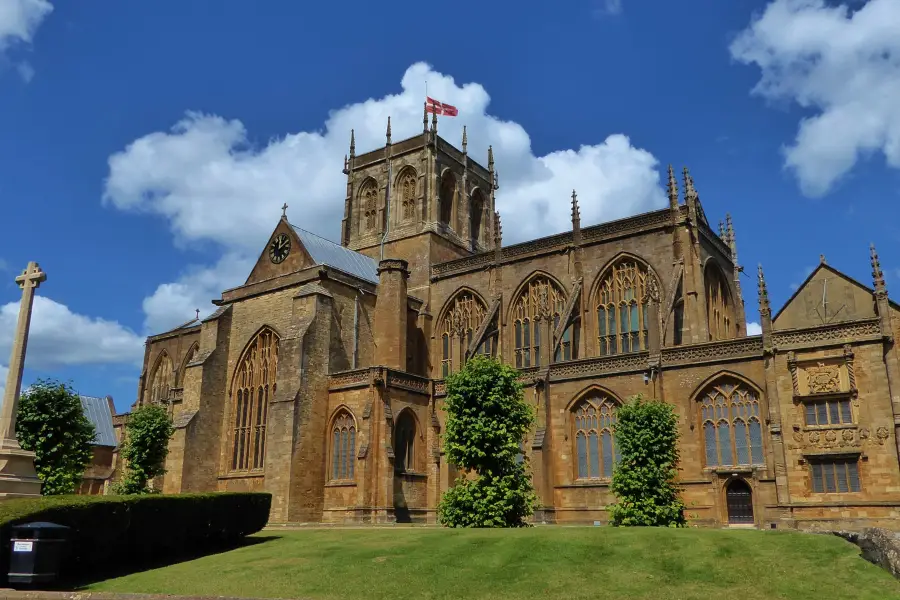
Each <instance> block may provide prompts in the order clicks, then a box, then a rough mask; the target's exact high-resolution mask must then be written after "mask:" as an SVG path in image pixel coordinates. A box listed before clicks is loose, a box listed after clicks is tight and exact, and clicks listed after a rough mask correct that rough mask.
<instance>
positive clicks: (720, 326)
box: [706, 266, 736, 341]
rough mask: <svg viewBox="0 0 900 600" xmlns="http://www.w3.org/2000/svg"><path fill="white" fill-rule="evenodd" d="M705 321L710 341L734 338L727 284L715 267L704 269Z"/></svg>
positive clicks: (732, 312) (734, 332)
mask: <svg viewBox="0 0 900 600" xmlns="http://www.w3.org/2000/svg"><path fill="white" fill-rule="evenodd" d="M706 320H707V324H708V326H709V339H710V341H717V340H730V339H732V338H733V337H735V334H736V331H735V322H734V309H733V306H732V302H731V295H730V293H729V290H728V284H727V283H726V281H725V277H724V276H723V275H722V272H721V271H720V270H719V269H718V268H717V267H715V266H709V267H707V269H706Z"/></svg>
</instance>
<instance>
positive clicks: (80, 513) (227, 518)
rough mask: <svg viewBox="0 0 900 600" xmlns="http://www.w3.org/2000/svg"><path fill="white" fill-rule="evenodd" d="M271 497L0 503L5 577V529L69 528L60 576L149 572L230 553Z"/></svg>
mask: <svg viewBox="0 0 900 600" xmlns="http://www.w3.org/2000/svg"><path fill="white" fill-rule="evenodd" d="M271 503H272V496H271V494H263V493H239V494H238V493H212V494H175V495H162V494H160V495H138V496H48V497H43V498H34V499H31V498H21V499H14V500H6V501H3V502H0V541H2V546H0V553H2V565H0V566H2V573H3V578H5V577H6V573H7V572H8V569H7V564H8V560H9V551H10V548H9V546H10V536H11V533H12V526H13V525H16V524H22V523H30V522H35V521H49V522H51V523H56V524H59V525H65V526H67V527H70V528H71V531H70V532H69V540H70V542H69V555H68V558H67V560H65V561H64V564H63V566H62V573H61V576H62V577H63V578H69V579H75V578H79V579H84V578H91V577H92V576H94V575H95V574H98V575H99V574H102V573H108V572H113V571H116V570H119V569H125V568H129V567H139V566H141V565H148V564H151V563H152V562H154V561H159V560H160V559H161V558H164V559H174V558H177V557H179V556H190V555H196V554H198V553H203V552H208V551H212V550H216V549H220V548H225V547H229V546H232V545H234V544H236V543H237V542H239V541H240V540H241V538H243V537H244V536H247V535H250V534H252V533H256V532H257V531H259V530H260V529H262V528H263V527H264V526H265V525H266V522H267V521H268V518H269V508H270V506H271Z"/></svg>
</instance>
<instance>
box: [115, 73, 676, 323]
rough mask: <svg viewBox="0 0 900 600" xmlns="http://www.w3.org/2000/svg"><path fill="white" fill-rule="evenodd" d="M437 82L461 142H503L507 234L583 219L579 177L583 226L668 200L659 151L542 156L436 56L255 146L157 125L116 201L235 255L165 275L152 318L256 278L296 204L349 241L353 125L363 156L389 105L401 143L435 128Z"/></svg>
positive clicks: (199, 118)
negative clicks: (311, 125)
mask: <svg viewBox="0 0 900 600" xmlns="http://www.w3.org/2000/svg"><path fill="white" fill-rule="evenodd" d="M426 80H427V81H428V92H429V95H430V96H432V97H435V98H438V99H440V100H442V101H445V102H448V103H450V104H453V105H455V106H457V107H458V108H459V110H460V114H459V117H456V118H442V119H439V123H438V129H439V132H440V134H441V136H442V137H444V138H445V139H447V140H449V141H451V142H454V143H457V144H458V142H459V140H460V138H461V135H462V126H463V125H464V124H465V125H466V126H467V128H468V138H469V153H470V155H471V156H473V157H475V158H477V159H478V160H479V161H480V162H482V163H483V164H484V163H486V162H487V147H488V145H489V144H490V145H493V147H494V156H495V159H496V164H497V171H498V173H499V177H500V186H501V189H500V191H499V192H498V197H497V206H498V209H499V210H500V213H501V215H502V218H503V233H504V243H505V244H509V243H512V242H515V241H522V240H526V239H530V238H534V237H538V236H542V235H547V234H551V233H556V232H560V231H565V230H567V229H569V228H570V227H571V221H570V196H571V191H572V189H573V188H574V189H576V190H577V191H578V198H579V202H580V204H581V216H582V225H583V226H586V225H589V224H592V223H597V222H601V221H606V220H610V219H615V218H620V217H624V216H628V215H631V214H635V213H638V212H642V211H646V210H651V209H654V208H659V207H661V206H664V205H665V198H664V195H663V192H662V189H661V187H660V178H659V173H658V171H657V168H658V163H657V160H656V159H655V158H654V157H653V155H652V154H650V153H649V152H647V151H646V150H643V149H640V148H635V147H634V146H632V145H631V142H630V140H629V139H628V138H627V137H626V136H624V135H622V134H614V135H610V136H609V137H607V138H606V139H605V140H603V141H601V142H599V143H597V144H594V145H588V146H582V147H580V148H578V149H570V150H559V151H554V152H550V153H548V154H545V155H543V156H536V155H535V154H534V152H533V151H532V148H531V139H530V137H529V136H528V133H527V132H526V131H525V129H524V128H523V127H522V126H521V125H519V124H517V123H514V122H510V121H503V120H501V119H499V118H497V117H495V116H493V115H491V114H488V112H487V109H488V104H489V102H490V96H489V95H488V93H487V91H486V90H485V89H484V87H482V86H481V85H480V84H477V83H467V84H464V85H458V84H457V83H456V82H455V81H454V80H453V78H452V77H449V76H447V75H443V74H440V73H437V72H435V71H433V70H431V68H430V67H429V66H428V65H426V64H424V63H416V64H414V65H412V66H411V67H410V68H409V69H407V71H406V73H405V74H404V76H403V79H402V81H401V86H400V87H401V89H400V90H399V91H398V93H397V94H393V95H388V96H385V97H383V98H379V99H368V100H366V101H364V102H359V103H356V104H351V105H348V106H345V107H343V108H339V109H336V110H333V111H332V112H331V113H330V114H329V117H328V119H327V120H326V121H325V123H324V124H323V126H322V127H321V128H318V129H316V130H314V131H307V132H299V133H290V134H286V135H284V136H283V137H280V138H278V139H274V140H272V141H270V142H269V143H268V145H266V146H265V147H254V146H253V145H251V144H250V143H249V141H248V139H249V137H248V133H247V131H246V129H245V127H244V125H243V124H242V123H241V122H240V121H238V120H234V119H233V120H228V119H225V118H223V117H219V116H214V115H203V114H199V113H193V112H189V113H187V114H186V116H185V117H184V118H183V119H182V120H181V121H179V122H178V123H177V124H176V125H175V126H174V127H173V128H172V130H171V131H168V132H154V133H150V134H148V135H145V136H143V137H141V138H139V139H137V140H135V141H134V142H132V143H131V144H130V145H128V146H127V147H126V148H125V149H124V150H122V151H121V152H118V153H116V154H114V155H113V156H111V157H110V159H109V175H108V178H107V180H106V184H105V190H104V201H105V202H106V203H107V204H110V205H112V206H114V207H116V208H118V209H120V210H127V211H134V212H144V213H149V214H154V215H159V216H162V217H164V218H165V219H167V220H168V221H169V223H170V226H171V229H172V231H173V234H174V237H175V243H176V244H179V245H183V244H189V243H193V242H199V241H212V242H215V243H217V244H218V245H219V246H220V247H221V248H222V250H223V253H224V254H226V255H228V257H229V258H227V259H223V260H222V261H220V262H219V264H217V265H216V266H213V267H209V268H205V269H204V268H202V267H193V268H191V269H190V270H189V272H188V273H185V274H184V276H182V277H181V278H180V279H179V280H178V281H177V282H175V283H173V284H165V285H162V286H160V287H159V288H158V289H157V291H156V292H155V293H154V295H153V296H151V297H150V298H148V299H146V300H145V302H144V308H145V312H146V313H147V323H148V326H152V327H153V328H154V329H155V330H156V331H158V330H159V329H165V328H168V327H172V326H174V325H177V323H178V322H179V321H184V320H187V319H189V318H190V317H191V316H192V315H193V309H194V308H200V309H201V311H203V313H204V314H205V313H208V312H209V311H210V310H211V307H210V306H209V302H208V301H209V299H210V298H211V297H214V296H217V295H218V293H219V292H220V291H221V289H222V288H225V287H231V286H235V285H240V284H241V283H243V279H244V278H245V277H246V276H247V274H248V272H249V271H248V269H247V268H245V266H246V265H249V264H252V263H250V261H251V260H253V259H255V258H256V256H257V255H258V253H259V252H260V251H261V249H262V245H263V244H264V243H265V240H266V236H268V234H269V232H270V231H271V230H272V228H273V227H274V225H275V222H276V220H277V218H278V216H279V215H280V214H281V211H280V206H281V204H282V203H283V202H287V203H288V205H289V206H290V209H289V211H288V216H289V217H290V218H291V221H292V222H293V223H295V224H297V225H300V226H302V227H304V228H306V229H309V230H312V231H315V232H317V233H320V234H322V235H325V236H326V237H329V238H331V239H338V237H339V229H340V221H341V217H342V215H343V205H344V203H343V199H344V195H345V190H346V178H345V176H344V175H343V174H342V173H341V168H342V167H343V156H344V154H346V153H347V151H348V143H349V135H350V129H351V128H355V130H356V141H357V144H356V147H357V152H358V153H361V152H365V151H368V150H372V149H375V148H378V147H383V145H384V130H385V125H386V123H387V118H388V116H389V115H390V116H391V117H392V125H393V132H392V133H393V140H394V141H395V142H396V141H399V140H401V139H403V138H405V137H409V136H412V135H415V134H417V133H419V132H421V130H422V103H423V100H424V98H423V92H424V82H425V81H426Z"/></svg>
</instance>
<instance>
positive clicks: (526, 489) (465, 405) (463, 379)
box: [438, 356, 536, 527]
mask: <svg viewBox="0 0 900 600" xmlns="http://www.w3.org/2000/svg"><path fill="white" fill-rule="evenodd" d="M518 377H519V374H518V372H517V371H516V370H515V369H513V368H512V367H509V366H507V365H503V364H501V363H500V362H498V361H496V360H494V359H492V358H488V357H484V356H475V357H473V358H471V359H470V360H469V361H468V362H467V363H466V365H465V367H464V368H463V369H462V370H461V371H459V372H458V373H455V374H453V375H451V376H449V377H448V378H447V397H446V399H445V401H444V407H443V408H444V410H445V411H447V426H446V431H445V432H444V452H445V453H446V455H447V459H448V460H449V461H450V462H451V463H453V464H455V465H457V466H459V467H461V468H462V469H463V470H465V471H471V472H473V473H474V474H476V475H477V477H475V478H474V479H471V478H468V477H466V476H465V475H462V476H460V477H459V478H457V480H456V482H455V484H454V486H453V487H452V488H450V489H449V490H447V492H446V493H444V496H443V498H442V499H441V503H440V506H439V507H438V518H439V519H440V522H441V523H442V524H444V525H446V526H449V527H522V526H525V525H526V521H525V519H527V518H528V517H529V516H530V515H531V514H532V513H533V512H534V504H535V501H536V496H535V494H534V490H533V488H532V485H531V479H530V478H529V476H528V473H527V470H526V467H525V463H524V461H523V460H521V444H522V440H523V438H524V437H525V434H526V433H527V432H528V430H529V429H530V428H531V426H532V424H533V423H534V413H533V411H532V409H531V407H530V406H529V405H528V404H526V403H525V400H524V396H523V394H522V385H521V384H520V383H519V380H518Z"/></svg>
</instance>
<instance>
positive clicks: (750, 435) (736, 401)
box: [700, 377, 765, 467]
mask: <svg viewBox="0 0 900 600" xmlns="http://www.w3.org/2000/svg"><path fill="white" fill-rule="evenodd" d="M759 411H760V407H759V397H758V396H757V393H756V392H755V391H754V390H752V389H750V388H749V387H748V386H747V385H746V384H744V383H743V382H741V381H738V380H737V379H734V378H731V377H725V378H723V379H721V380H720V381H718V382H716V383H714V384H713V385H711V386H709V387H708V388H707V389H706V391H704V392H703V394H702V395H701V396H700V422H701V427H702V429H703V439H704V445H705V447H706V466H707V467H733V466H753V465H762V464H764V463H765V458H764V457H763V443H762V425H761V423H760V416H759Z"/></svg>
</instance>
